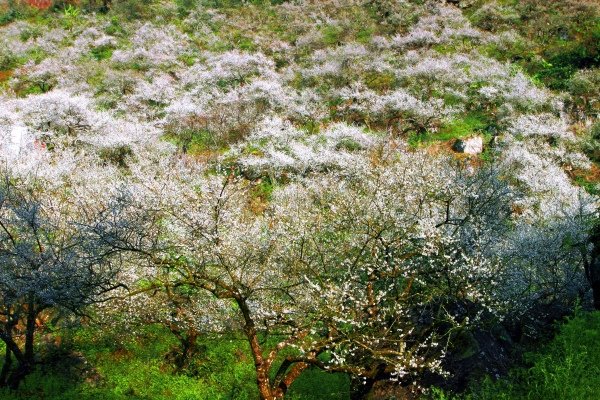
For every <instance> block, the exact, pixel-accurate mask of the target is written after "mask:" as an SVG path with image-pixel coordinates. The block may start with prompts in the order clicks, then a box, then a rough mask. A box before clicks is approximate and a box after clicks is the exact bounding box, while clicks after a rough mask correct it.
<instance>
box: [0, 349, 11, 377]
mask: <svg viewBox="0 0 600 400" xmlns="http://www.w3.org/2000/svg"><path fill="white" fill-rule="evenodd" d="M12 360H13V359H12V352H11V351H10V349H9V348H8V347H6V353H5V355H4V364H2V371H0V387H4V386H6V380H7V379H8V374H9V372H10V369H11V367H12Z"/></svg>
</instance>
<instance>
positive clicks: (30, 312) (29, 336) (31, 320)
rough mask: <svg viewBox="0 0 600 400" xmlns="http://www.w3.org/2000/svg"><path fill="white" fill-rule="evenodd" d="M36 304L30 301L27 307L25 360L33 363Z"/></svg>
mask: <svg viewBox="0 0 600 400" xmlns="http://www.w3.org/2000/svg"><path fill="white" fill-rule="evenodd" d="M35 317H36V311H35V304H34V303H33V301H30V302H29V304H28V308H27V321H26V331H25V361H26V363H28V364H32V363H33V338H34V334H35Z"/></svg>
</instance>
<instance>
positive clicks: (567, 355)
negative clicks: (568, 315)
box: [465, 312, 600, 400]
mask: <svg viewBox="0 0 600 400" xmlns="http://www.w3.org/2000/svg"><path fill="white" fill-rule="evenodd" d="M599 348H600V312H591V313H582V314H579V315H577V316H576V317H574V318H572V319H570V320H569V321H568V322H567V323H565V324H564V325H563V326H562V327H561V329H560V332H559V334H558V335H557V336H556V337H555V338H554V339H553V340H552V341H551V342H550V343H549V344H548V345H546V346H544V347H543V348H542V349H540V350H539V351H537V352H535V353H529V354H527V355H526V356H525V361H526V362H527V363H528V364H529V365H531V366H530V367H529V368H518V369H515V370H513V371H512V372H511V374H510V376H509V377H508V378H507V379H501V380H499V381H496V382H494V381H492V380H491V379H489V378H488V379H487V380H486V381H484V382H483V383H482V384H481V385H480V386H479V387H477V388H475V389H473V390H472V391H471V393H469V394H468V395H466V396H465V398H466V399H471V400H488V399H489V400H495V399H511V400H518V399H527V400H537V399H540V400H541V399H557V400H591V399H596V398H598V397H597V396H598V393H599V392H598V389H599V388H600V351H598V349H599Z"/></svg>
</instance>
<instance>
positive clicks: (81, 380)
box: [0, 326, 349, 400]
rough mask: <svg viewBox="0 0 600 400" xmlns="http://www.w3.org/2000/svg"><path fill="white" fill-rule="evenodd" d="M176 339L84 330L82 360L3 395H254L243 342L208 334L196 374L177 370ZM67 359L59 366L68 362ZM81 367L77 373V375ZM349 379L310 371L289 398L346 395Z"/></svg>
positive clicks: (79, 344) (160, 332)
mask: <svg viewBox="0 0 600 400" xmlns="http://www.w3.org/2000/svg"><path fill="white" fill-rule="evenodd" d="M174 345H175V341H174V337H173V336H172V335H171V334H170V333H168V332H167V331H165V330H164V329H161V328H159V327H156V326H147V327H145V328H144V329H143V331H142V332H141V333H139V334H136V335H135V336H134V335H132V336H131V338H127V339H125V340H121V341H119V340H115V336H111V335H107V334H106V333H101V331H99V330H97V329H91V328H86V329H82V330H80V331H78V332H77V333H76V334H75V336H74V337H73V338H72V343H70V345H69V346H73V347H74V348H77V349H78V350H80V353H79V352H75V354H77V355H79V356H80V357H81V358H82V359H83V360H84V361H83V362H82V363H81V365H78V366H77V367H76V368H72V369H65V368H60V369H58V368H52V367H50V366H48V365H46V366H42V367H40V368H39V369H38V370H37V371H36V372H35V373H34V374H32V375H30V376H29V377H28V378H27V379H26V380H25V381H24V382H23V384H22V386H21V387H20V389H19V391H18V392H11V391H8V390H2V391H0V399H2V400H9V399H10V400H17V399H46V400H54V399H56V400H59V399H60V400H70V399H73V400H75V399H77V400H79V399H86V400H91V399H98V400H100V399H102V400H113V399H114V400H116V399H157V400H158V399H165V400H166V399H176V400H191V399H236V400H237V399H240V400H242V399H255V398H257V397H258V392H257V389H256V384H255V376H254V368H253V365H252V358H251V356H250V353H249V351H248V350H247V349H246V348H245V346H246V342H244V341H243V340H236V339H227V338H222V337H221V338H207V339H204V340H201V341H200V343H199V348H201V349H202V351H201V353H200V354H199V355H198V356H197V358H196V360H195V361H194V371H195V375H196V376H187V375H185V374H173V373H172V372H171V370H170V368H169V366H168V363H167V362H165V354H167V353H168V352H169V350H170V349H172V347H173V346H174ZM64 364H65V362H64V360H63V361H62V362H59V363H58V365H64ZM74 371H78V372H79V373H74ZM348 393H349V379H348V377H347V376H345V375H342V374H328V373H325V372H322V371H320V370H308V371H306V372H305V373H304V374H303V375H302V376H301V377H300V378H299V379H298V380H296V381H295V382H294V384H293V385H292V387H291V388H290V392H289V393H288V395H287V396H286V398H287V399H294V400H301V399H315V400H318V399H333V400H336V399H338V400H343V399H348V398H349V397H348V396H349V395H348Z"/></svg>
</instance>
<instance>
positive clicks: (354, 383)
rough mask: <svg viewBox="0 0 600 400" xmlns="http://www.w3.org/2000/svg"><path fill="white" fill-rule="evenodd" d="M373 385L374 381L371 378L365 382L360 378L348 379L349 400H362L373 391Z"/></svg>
mask: <svg viewBox="0 0 600 400" xmlns="http://www.w3.org/2000/svg"><path fill="white" fill-rule="evenodd" d="M374 384H375V380H374V379H371V378H367V379H366V380H364V379H363V378H360V377H352V378H350V400H364V399H365V398H366V397H367V396H368V395H369V393H370V392H371V389H373V385H374Z"/></svg>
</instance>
